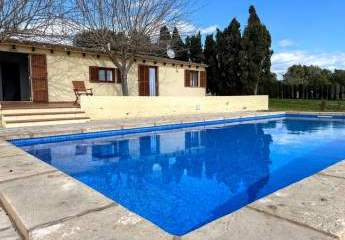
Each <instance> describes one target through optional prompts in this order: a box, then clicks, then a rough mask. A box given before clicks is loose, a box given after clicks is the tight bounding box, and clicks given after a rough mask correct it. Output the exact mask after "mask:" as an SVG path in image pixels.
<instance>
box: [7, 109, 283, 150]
mask: <svg viewBox="0 0 345 240" xmlns="http://www.w3.org/2000/svg"><path fill="white" fill-rule="evenodd" d="M285 116H286V114H285V113H284V114H273V115H262V116H250V117H237V118H228V119H221V120H205V121H197V122H190V123H176V124H163V125H157V126H150V127H138V128H127V129H126V128H125V129H116V130H107V131H97V132H89V133H77V134H64V135H56V136H47V137H34V138H20V139H10V140H8V141H9V142H11V143H12V144H14V145H16V146H19V147H21V146H29V145H35V144H45V143H54V142H65V141H74V140H83V139H90V138H101V137H110V136H119V135H127V134H136V133H146V132H156V131H164V130H174V129H181V128H191V127H199V126H208V125H217V124H226V123H236V122H246V121H254V120H263V119H275V118H282V117H285Z"/></svg>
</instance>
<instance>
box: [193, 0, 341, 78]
mask: <svg viewBox="0 0 345 240" xmlns="http://www.w3.org/2000/svg"><path fill="white" fill-rule="evenodd" d="M251 4H253V5H254V6H255V7H256V9H257V12H258V15H259V16H260V18H261V21H262V22H263V23H264V24H265V25H266V26H267V27H268V29H269V31H270V32H271V35H272V39H273V46H272V47H273V50H274V52H275V54H274V56H273V57H272V70H273V71H274V72H277V73H278V75H281V74H282V73H283V72H285V70H286V69H287V67H288V66H290V65H292V64H297V63H301V64H308V65H310V64H314V65H319V66H321V67H325V68H329V69H334V68H343V69H345V1H344V0H251V1H249V0H201V3H200V8H198V10H197V11H196V12H195V14H194V15H193V16H192V19H191V22H192V23H193V25H195V26H196V27H197V28H198V29H200V30H201V31H202V32H203V33H205V34H206V33H210V32H213V31H214V30H215V29H216V27H218V28H220V29H223V28H224V27H225V26H227V25H228V24H229V22H230V21H231V19H232V18H233V17H236V18H237V19H238V20H239V21H240V22H241V25H242V30H243V28H244V26H245V25H246V22H247V18H248V8H249V6H250V5H251Z"/></svg>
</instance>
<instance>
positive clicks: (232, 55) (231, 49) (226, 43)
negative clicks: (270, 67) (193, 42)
mask: <svg viewBox="0 0 345 240" xmlns="http://www.w3.org/2000/svg"><path fill="white" fill-rule="evenodd" d="M240 27H241V25H240V23H239V22H238V21H237V20H236V19H235V18H234V19H233V20H232V21H231V23H230V25H229V26H228V27H227V28H225V29H224V31H223V32H222V33H221V34H220V35H219V41H218V59H219V62H220V63H221V69H220V73H221V89H220V94H221V95H241V91H242V85H241V66H240V52H241V30H240Z"/></svg>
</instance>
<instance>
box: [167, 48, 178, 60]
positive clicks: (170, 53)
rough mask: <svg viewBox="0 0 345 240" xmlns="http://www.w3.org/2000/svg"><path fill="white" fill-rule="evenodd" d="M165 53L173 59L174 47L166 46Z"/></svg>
mask: <svg viewBox="0 0 345 240" xmlns="http://www.w3.org/2000/svg"><path fill="white" fill-rule="evenodd" d="M167 55H168V57H169V58H171V59H174V58H175V56H176V54H175V51H174V49H172V48H168V49H167Z"/></svg>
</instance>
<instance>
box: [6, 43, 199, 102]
mask: <svg viewBox="0 0 345 240" xmlns="http://www.w3.org/2000/svg"><path fill="white" fill-rule="evenodd" d="M0 51H6V52H19V53H29V54H45V55H46V56H47V68H48V69H47V71H48V98H49V102H62V101H74V100H75V96H74V92H73V89H72V81H85V84H86V87H88V88H92V89H93V92H94V95H95V96H121V95H122V90H121V84H117V83H91V82H89V66H99V67H112V68H113V67H114V64H113V63H112V62H111V61H110V60H109V59H108V58H107V57H106V56H102V55H101V56H99V57H97V56H96V55H95V54H88V53H86V55H85V56H83V55H82V53H81V52H70V54H67V52H65V51H61V50H59V51H58V50H54V52H53V53H52V52H51V51H50V50H49V49H38V48H37V49H35V51H34V52H33V51H32V49H31V48H29V47H20V46H17V47H16V49H12V48H11V46H9V45H1V46H0ZM138 64H143V65H150V66H158V69H159V70H158V79H159V95H160V96H205V93H206V91H205V88H186V87H184V70H185V69H192V70H197V71H204V70H205V68H201V67H200V68H198V69H196V68H195V67H192V68H189V67H188V66H185V65H184V66H183V67H181V66H180V65H175V66H173V65H172V64H169V63H168V64H166V65H164V64H162V63H154V62H150V61H145V63H139V61H138ZM138 64H137V63H135V64H134V65H133V67H132V68H131V70H130V72H129V74H128V85H129V95H130V96H138Z"/></svg>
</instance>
